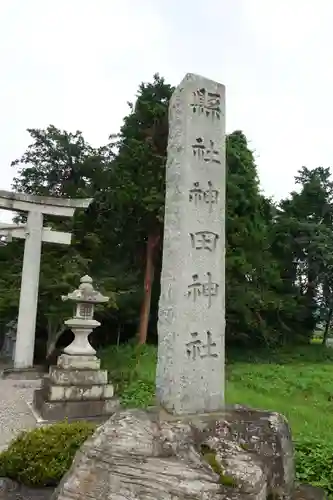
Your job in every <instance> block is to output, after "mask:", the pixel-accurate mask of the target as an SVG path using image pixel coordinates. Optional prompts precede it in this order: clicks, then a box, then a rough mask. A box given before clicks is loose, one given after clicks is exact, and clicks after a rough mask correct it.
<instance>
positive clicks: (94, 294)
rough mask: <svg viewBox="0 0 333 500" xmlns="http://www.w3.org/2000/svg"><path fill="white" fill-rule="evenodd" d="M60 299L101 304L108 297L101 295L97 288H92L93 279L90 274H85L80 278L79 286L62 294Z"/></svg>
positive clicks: (107, 299) (106, 300)
mask: <svg viewBox="0 0 333 500" xmlns="http://www.w3.org/2000/svg"><path fill="white" fill-rule="evenodd" d="M61 298H62V300H64V301H65V300H71V301H72V302H78V303H79V302H82V303H92V304H102V303H105V302H108V301H109V297H106V296H104V295H102V294H101V293H100V292H99V291H98V290H95V289H94V286H93V280H92V278H91V277H90V276H88V275H85V276H83V277H82V278H81V279H80V285H79V288H77V289H76V290H74V292H71V293H68V294H67V295H62V297H61Z"/></svg>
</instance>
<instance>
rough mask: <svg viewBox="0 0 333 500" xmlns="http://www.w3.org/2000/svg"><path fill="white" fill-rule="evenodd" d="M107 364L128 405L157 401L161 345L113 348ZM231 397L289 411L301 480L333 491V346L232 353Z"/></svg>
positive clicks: (228, 392)
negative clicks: (158, 353) (157, 368)
mask: <svg viewBox="0 0 333 500" xmlns="http://www.w3.org/2000/svg"><path fill="white" fill-rule="evenodd" d="M101 357H102V361H103V365H104V367H105V368H107V369H108V370H109V372H110V376H111V378H112V379H113V380H114V381H115V382H116V386H117V387H118V393H119V394H120V396H121V399H122V403H123V404H124V406H126V407H141V408H142V407H146V406H148V405H151V404H153V403H154V390H155V370H156V348H154V347H153V346H142V347H135V346H133V345H125V346H120V347H119V348H116V347H110V348H108V349H106V350H105V351H103V352H102V353H101ZM226 374H227V383H226V400H227V402H228V403H230V404H233V403H239V404H244V405H248V406H251V407H254V408H261V409H264V410H273V411H277V412H279V413H282V414H283V415H285V416H286V417H287V419H288V421H289V423H290V425H291V428H292V433H293V438H294V441H295V445H296V463H297V474H298V478H299V479H300V480H301V481H303V482H308V483H311V484H313V485H318V486H323V487H325V489H326V490H327V491H328V492H330V493H333V349H327V348H326V347H324V346H322V345H320V344H311V345H307V346H300V347H298V346H294V347H293V348H290V347H289V348H285V349H276V350H257V351H256V352H249V351H244V350H242V351H232V350H231V351H229V352H228V355H227V369H226Z"/></svg>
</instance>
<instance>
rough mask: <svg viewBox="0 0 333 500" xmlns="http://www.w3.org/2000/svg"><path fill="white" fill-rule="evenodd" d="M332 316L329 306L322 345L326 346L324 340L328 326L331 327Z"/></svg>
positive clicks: (328, 329)
mask: <svg viewBox="0 0 333 500" xmlns="http://www.w3.org/2000/svg"><path fill="white" fill-rule="evenodd" d="M332 315H333V307H332V306H331V307H330V309H329V311H328V316H327V319H326V325H325V330H324V335H323V345H325V344H326V340H327V337H328V334H329V331H330V326H331V321H332Z"/></svg>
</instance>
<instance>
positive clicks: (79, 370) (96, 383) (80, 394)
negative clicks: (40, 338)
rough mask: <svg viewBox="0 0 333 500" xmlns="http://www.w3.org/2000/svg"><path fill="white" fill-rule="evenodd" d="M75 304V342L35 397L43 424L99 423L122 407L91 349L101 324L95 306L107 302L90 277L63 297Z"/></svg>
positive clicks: (72, 325) (68, 323)
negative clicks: (45, 422)
mask: <svg viewBox="0 0 333 500" xmlns="http://www.w3.org/2000/svg"><path fill="white" fill-rule="evenodd" d="M63 299H64V300H67V299H69V300H72V301H74V302H75V304H76V307H75V314H74V317H73V318H71V319H69V320H67V321H65V325H66V326H68V327H69V328H70V329H71V330H72V332H73V333H74V340H73V342H72V343H71V344H70V345H69V346H68V347H66V349H65V350H64V353H63V354H62V355H61V356H60V357H59V359H58V362H57V366H51V367H50V370H49V374H48V375H47V376H46V377H44V379H43V381H42V387H41V389H39V390H37V391H35V393H34V401H33V405H34V409H35V411H36V412H37V413H38V414H39V415H40V416H41V419H42V420H46V421H49V422H55V421H59V420H64V419H67V420H69V421H71V420H72V421H73V420H81V419H84V420H99V421H103V420H106V419H107V418H109V417H110V416H111V415H112V414H113V413H114V412H115V411H116V410H117V408H118V407H119V401H118V400H117V399H116V398H115V397H114V390H113V385H112V384H110V383H108V374H107V371H106V370H101V369H100V364H101V362H100V360H99V359H98V358H97V356H96V351H95V349H94V348H93V347H92V346H91V345H90V343H89V340H88V336H89V334H90V333H91V332H92V331H93V330H94V329H95V328H96V327H98V326H100V323H99V322H98V321H96V320H95V319H93V314H94V305H95V304H99V303H103V302H106V301H107V300H108V298H107V297H103V295H101V294H100V293H99V292H96V290H94V288H93V286H92V279H91V278H90V277H89V276H84V277H83V278H81V285H80V287H79V289H78V290H75V291H74V292H73V293H71V294H68V296H66V297H63Z"/></svg>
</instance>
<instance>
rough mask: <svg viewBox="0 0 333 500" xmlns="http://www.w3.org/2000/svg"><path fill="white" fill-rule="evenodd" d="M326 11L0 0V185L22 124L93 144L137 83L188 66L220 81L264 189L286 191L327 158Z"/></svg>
mask: <svg viewBox="0 0 333 500" xmlns="http://www.w3.org/2000/svg"><path fill="white" fill-rule="evenodd" d="M332 19H333V3H332V0H316V2H314V1H313V0H277V1H276V0H206V1H205V2H202V1H199V0H182V1H181V0H140V1H139V0H57V1H55V0H53V1H51V0H48V1H45V0H0V67H1V80H0V110H1V112H0V138H1V149H0V160H1V182H0V189H10V185H11V180H12V177H13V173H14V170H13V168H11V167H10V162H11V160H13V159H15V158H17V157H19V156H20V155H21V154H22V153H23V152H24V151H25V148H26V146H27V145H28V144H29V135H28V134H27V132H26V129H27V128H28V127H30V128H35V127H38V128H44V127H46V126H47V125H49V124H53V125H55V126H57V127H59V128H64V129H67V130H69V131H75V130H76V129H79V130H81V131H82V132H83V133H84V135H85V137H86V139H87V140H88V141H89V142H91V143H92V144H93V145H96V146H97V145H100V144H103V143H104V142H106V140H107V137H108V135H109V134H110V133H113V132H117V131H118V129H119V126H120V125H121V120H122V118H123V116H124V115H125V114H126V113H127V111H128V108H127V105H126V102H127V101H129V100H132V99H133V98H134V95H135V92H136V90H137V88H138V85H139V84H140V83H141V81H151V80H152V76H153V74H154V73H155V72H159V73H160V74H161V75H162V76H164V77H165V78H166V80H167V81H168V82H169V83H171V84H173V85H177V84H178V83H179V82H180V81H181V80H182V78H183V76H184V75H185V74H186V73H187V72H194V73H199V74H202V75H203V76H206V77H208V78H211V79H214V80H218V81H220V82H221V83H224V84H225V85H226V87H227V130H228V132H231V131H233V130H235V129H241V130H243V131H244V132H245V134H246V136H247V137H248V139H249V141H250V145H251V147H252V148H253V149H255V151H256V157H257V163H258V167H259V174H260V179H261V185H262V188H263V189H264V191H265V193H266V194H267V195H273V196H274V197H275V198H277V199H278V198H281V197H283V196H285V195H287V193H288V192H289V191H290V190H292V189H293V187H294V183H293V177H294V175H295V174H296V172H297V170H298V169H299V168H300V167H301V166H302V165H306V166H308V167H309V168H312V167H316V166H319V165H322V166H325V167H326V166H330V165H331V155H332V149H333V144H332V140H331V133H332V120H333V99H332V96H331V94H332V89H333V68H332V62H333V56H332V53H333V30H332ZM0 215H1V214H0ZM2 220H3V219H2Z"/></svg>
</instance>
